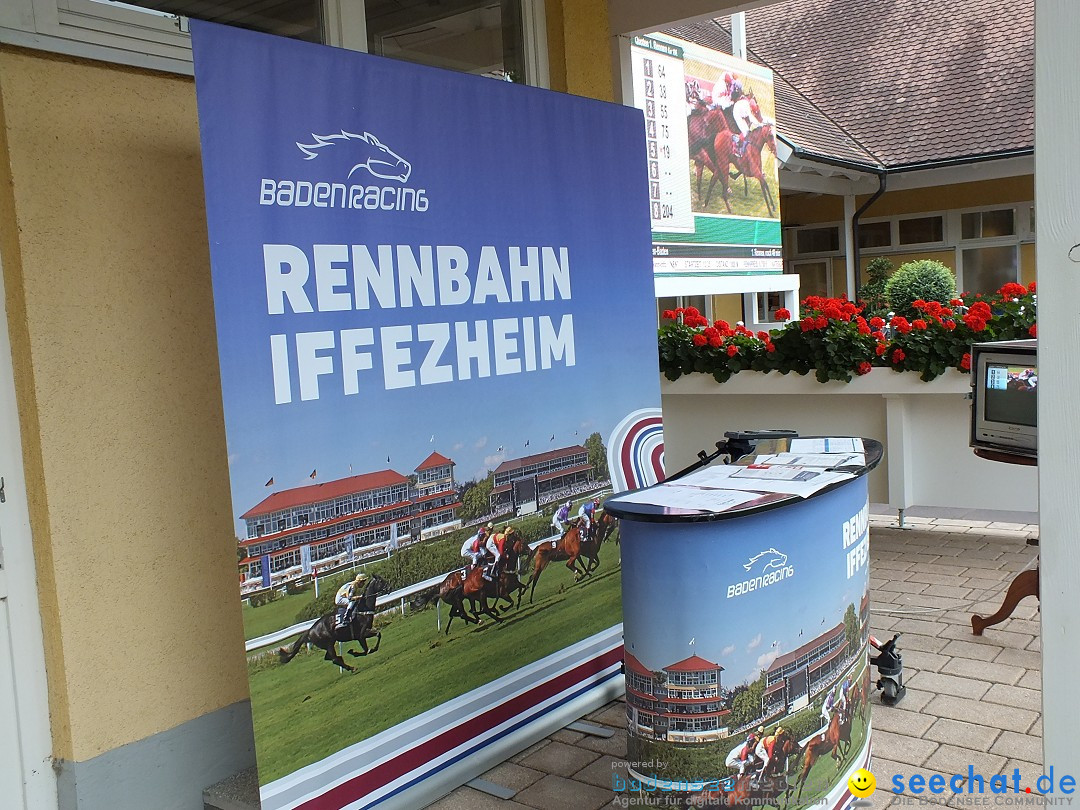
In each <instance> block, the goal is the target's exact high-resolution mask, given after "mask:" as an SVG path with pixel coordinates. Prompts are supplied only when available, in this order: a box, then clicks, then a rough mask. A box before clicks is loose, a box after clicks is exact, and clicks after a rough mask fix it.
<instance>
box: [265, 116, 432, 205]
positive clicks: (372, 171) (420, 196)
mask: <svg viewBox="0 0 1080 810" xmlns="http://www.w3.org/2000/svg"><path fill="white" fill-rule="evenodd" d="M310 141H311V142H301V141H296V146H297V148H298V149H299V150H300V152H301V153H302V154H303V156H304V157H303V159H304V160H305V161H315V160H317V161H318V165H319V168H320V169H321V170H322V173H323V175H324V176H327V175H328V176H327V179H326V180H323V181H319V180H308V179H292V178H289V179H279V178H266V177H264V178H262V179H261V181H260V186H259V204H260V205H275V206H280V207H292V208H307V207H312V208H345V209H366V210H380V211H412V212H418V213H422V212H424V211H427V209H428V205H429V200H428V196H427V190H426V189H423V188H415V187H413V186H407V185H405V183H407V182H408V180H409V177H410V176H411V175H412V170H413V167H412V163H410V162H409V161H408V160H406V159H405V158H403V157H402V156H401V155H399V154H398V153H397V152H395V151H394V150H393V149H391V148H390V147H389V146H387V145H386V144H384V143H383V142H382V141H380V140H379V139H378V138H377V137H376V136H374V135H372V134H371V133H370V132H364V133H363V134H359V135H358V134H356V133H353V132H347V131H346V130H344V129H343V130H341V131H340V132H335V133H331V134H329V135H317V134H315V133H314V132H313V133H311V137H310ZM380 181H390V182H389V183H386V182H380ZM396 184H401V185H396Z"/></svg>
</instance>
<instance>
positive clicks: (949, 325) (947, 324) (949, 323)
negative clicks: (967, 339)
mask: <svg viewBox="0 0 1080 810" xmlns="http://www.w3.org/2000/svg"><path fill="white" fill-rule="evenodd" d="M941 325H942V326H943V327H945V331H946V332H951V331H952V330H953V329H955V328H956V321H942V322H941Z"/></svg>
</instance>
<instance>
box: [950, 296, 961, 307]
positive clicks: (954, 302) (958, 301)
mask: <svg viewBox="0 0 1080 810" xmlns="http://www.w3.org/2000/svg"><path fill="white" fill-rule="evenodd" d="M949 303H950V304H951V305H952V306H954V307H962V306H963V305H964V302H963V300H961V299H959V298H951V299H949Z"/></svg>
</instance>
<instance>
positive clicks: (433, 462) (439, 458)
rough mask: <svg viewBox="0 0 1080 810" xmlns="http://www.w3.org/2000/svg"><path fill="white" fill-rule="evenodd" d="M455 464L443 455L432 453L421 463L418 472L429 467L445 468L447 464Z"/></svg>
mask: <svg viewBox="0 0 1080 810" xmlns="http://www.w3.org/2000/svg"><path fill="white" fill-rule="evenodd" d="M453 463H454V462H453V461H451V460H450V459H448V458H447V457H446V456H444V455H442V454H441V453H432V454H431V455H430V456H428V457H427V458H425V459H424V460H423V461H421V462H420V466H419V467H417V468H416V472H420V471H421V470H426V469H428V468H429V467H445V466H446V465H447V464H453Z"/></svg>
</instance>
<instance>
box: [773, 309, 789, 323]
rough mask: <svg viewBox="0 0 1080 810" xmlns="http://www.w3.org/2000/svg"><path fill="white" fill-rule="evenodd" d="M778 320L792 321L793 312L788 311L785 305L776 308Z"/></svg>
mask: <svg viewBox="0 0 1080 810" xmlns="http://www.w3.org/2000/svg"><path fill="white" fill-rule="evenodd" d="M776 320H778V321H790V320H791V313H790V312H788V310H786V309H785V308H784V307H780V309H778V310H776Z"/></svg>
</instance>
